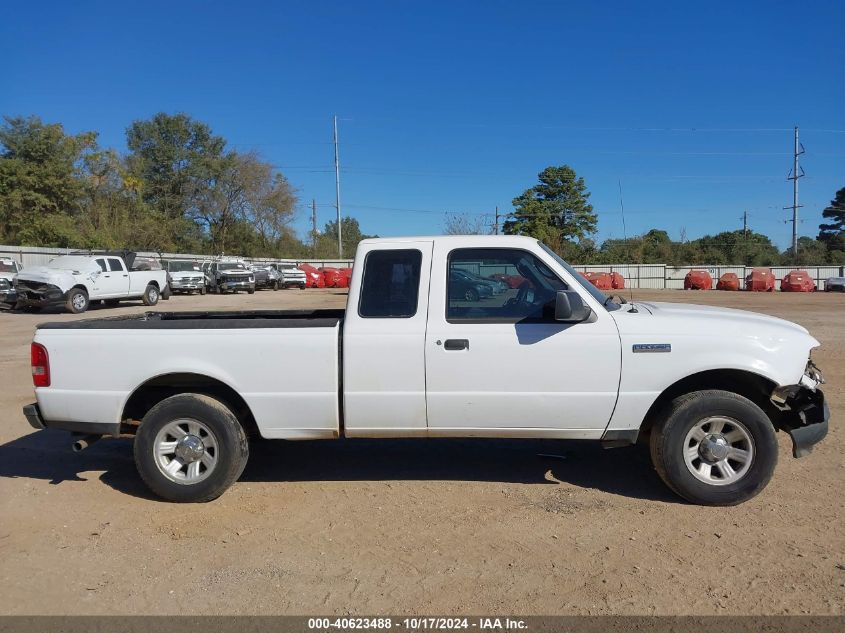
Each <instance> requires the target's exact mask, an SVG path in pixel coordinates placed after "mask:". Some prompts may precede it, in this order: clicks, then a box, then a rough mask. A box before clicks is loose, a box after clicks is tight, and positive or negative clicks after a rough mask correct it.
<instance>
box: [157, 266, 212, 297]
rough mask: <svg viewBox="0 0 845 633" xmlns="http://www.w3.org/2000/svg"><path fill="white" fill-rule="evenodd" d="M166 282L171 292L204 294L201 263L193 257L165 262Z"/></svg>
mask: <svg viewBox="0 0 845 633" xmlns="http://www.w3.org/2000/svg"><path fill="white" fill-rule="evenodd" d="M165 269H166V270H167V283H168V285H169V286H170V289H171V290H172V291H173V292H184V293H186V294H191V295H192V294H194V293H195V292H198V293H200V294H201V295H204V294H205V275H204V274H203V272H202V265H201V264H200V263H199V262H198V261H196V260H194V259H170V260H168V261H167V262H166V264H165Z"/></svg>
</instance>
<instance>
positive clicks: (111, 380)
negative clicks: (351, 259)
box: [24, 236, 830, 505]
mask: <svg viewBox="0 0 845 633" xmlns="http://www.w3.org/2000/svg"><path fill="white" fill-rule="evenodd" d="M482 250H483V251H484V254H485V256H487V257H491V251H495V257H496V259H498V260H499V261H502V262H503V264H504V265H512V266H514V267H515V268H517V270H518V271H519V274H520V275H522V276H524V277H525V278H526V279H527V280H529V281H530V282H531V284H532V288H528V287H527V286H526V285H525V284H523V286H522V287H521V288H520V292H519V294H518V296H517V297H516V298H515V299H514V301H510V300H508V301H502V302H499V301H490V302H484V303H475V304H473V305H471V306H467V305H466V302H465V299H466V298H467V297H466V296H465V294H464V292H462V291H463V290H465V289H467V288H474V289H475V290H477V291H478V292H479V294H480V293H481V292H482V291H481V288H488V286H485V285H483V284H477V285H475V286H472V285H469V283H470V282H467V281H466V280H465V277H463V276H461V275H454V274H452V271H453V270H454V269H455V268H454V267H455V266H456V265H459V263H460V262H461V261H465V262H470V261H473V260H475V259H476V258H477V257H478V256H479V253H480V251H482ZM355 267H356V269H357V270H360V274H359V275H355V277H354V280H355V283H354V284H353V286H352V288H350V291H349V298H348V301H347V303H348V309H347V310H346V311H344V310H314V311H311V312H307V311H302V310H296V311H288V312H284V311H278V312H268V311H261V312H228V313H227V312H214V313H207V314H203V313H196V312H193V313H192V312H185V313H179V312H148V313H147V314H141V315H132V316H130V317H128V318H124V319H119V320H115V319H92V320H84V321H68V320H65V321H61V322H55V323H42V324H41V325H39V326H38V328H37V329H36V332H35V338H34V340H33V343H32V346H31V365H32V378H33V383H34V385H35V396H36V400H37V402H36V403H35V404H31V405H28V406H26V407H24V415H25V416H26V418H27V420H28V421H29V423H30V424H31V425H32V426H33V427H35V428H38V429H40V428H45V427H46V428H54V429H65V430H68V431H71V432H75V433H81V434H84V435H83V436H81V437H80V436H77V437H75V438H74V441H75V447H76V448H77V449H83V448H85V447H86V446H87V445H90V443H91V442H93V441H95V440H97V439H99V438H100V437H102V436H103V435H112V436H117V435H134V436H135V437H134V454H135V464H136V466H137V468H138V471H139V473H140V476H141V478H142V479H143V481H144V482H145V483H146V484H147V486H149V488H150V489H151V490H152V491H153V492H154V493H156V494H157V495H159V496H161V497H164V498H166V499H169V500H171V501H182V502H189V501H209V500H211V499H214V498H215V497H217V496H219V495H220V494H222V493H223V492H224V491H225V490H226V489H227V488H228V487H229V486H230V485H231V484H232V483H233V482H234V481H235V480H237V479H238V477H240V475H241V473H242V472H243V470H244V467H245V466H246V462H247V458H248V456H249V441H248V439H247V434H248V433H250V434H255V435H258V436H261V437H264V438H268V439H271V438H272V439H289V440H306V439H334V438H339V437H342V436H346V437H353V438H354V437H404V438H414V437H501V438H514V437H523V438H559V439H579V440H586V439H590V440H599V441H602V442H604V443H605V445H606V446H607V447H614V446H622V445H630V444H633V443H635V442H636V441H637V439H638V437H639V436H640V434H641V433H647V434H648V437H649V442H650V446H651V459H652V462H653V464H654V466H655V468H656V470H657V472H658V474H659V475H660V476H661V477H662V478H663V480H664V481H665V482H666V484H667V485H668V486H669V487H670V488H671V489H672V490H673V491H674V492H676V493H677V494H679V495H680V496H682V497H684V498H686V499H687V500H689V501H692V502H694V503H699V504H707V505H732V504H737V503H740V502H742V501H745V500H747V499H750V498H752V497H754V496H755V495H756V494H758V493H759V492H760V491H761V490H763V489H764V488H765V487H766V485H767V484H768V482H769V481H770V479H771V477H772V474H773V472H774V469H775V465H776V463H777V459H778V442H777V438H776V436H775V433H776V431H783V432H785V433H787V434H789V436H790V438H791V440H792V446H793V455H794V456H795V457H803V456H804V455H806V454H808V453H809V452H810V451H811V449H812V448H813V446H814V445H815V444H817V443H818V442H820V441H821V440H822V439H823V438H824V437H825V435H826V433H827V430H828V421H829V417H830V413H829V409H828V406H827V404H826V403H825V398H824V394H823V393H822V391H821V389H820V386H821V384H822V383H823V382H824V379H823V377H822V375H821V372H820V371H819V370H818V368H817V367H816V366H815V364H814V363H813V361H812V360H811V358H810V353H811V351H812V350H813V348H816V347H818V345H819V342H818V341H817V340H816V339H815V338H813V337H812V336H811V335H810V334H809V333H808V332H807V330H806V329H805V328H803V327H801V326H800V325H796V324H794V323H790V322H788V321H784V320H782V319H777V318H774V317H770V316H765V315H762V314H755V313H753V312H744V311H741V310H727V309H720V308H716V307H714V306H706V307H704V306H702V307H699V306H694V305H678V304H674V303H652V302H642V303H641V302H636V303H634V302H631V303H627V304H624V305H623V304H620V303H616V302H614V301H612V300H611V298H610V297H607V296H605V295H604V294H603V293H602V292H601V291H599V290H598V289H597V288H595V287H594V286H592V285H591V284H590V283H589V282H587V281H586V280H584V279H582V278H581V277H580V276H579V275H578V274H577V273H576V272H575V270H574V269H573V268H572V267H571V266H570V265H569V264H567V263H566V262H564V261H563V260H562V259H560V258H559V257H558V256H557V255H556V254H555V253H554V252H553V251H551V250H550V249H549V248H548V247H546V246H545V245H543V244H542V243H540V242H538V241H537V240H534V239H531V238H529V237H525V236H446V237H434V238H407V239H401V238H391V239H367V240H363V241H362V242H360V244H359V246H358V252H357V254H356V257H355ZM456 287H458V288H460V290H457V291H456V290H455V288H456ZM175 332H178V336H174V335H173V334H174V333H175ZM91 367H96V371H90V368H91ZM291 450H296V448H295V447H292V448H291ZM60 459H65V458H60ZM638 476H642V477H645V473H642V474H638V473H635V472H630V471H625V472H620V473H619V474H618V477H625V478H629V479H630V478H636V477H638ZM796 501H797V499H796Z"/></svg>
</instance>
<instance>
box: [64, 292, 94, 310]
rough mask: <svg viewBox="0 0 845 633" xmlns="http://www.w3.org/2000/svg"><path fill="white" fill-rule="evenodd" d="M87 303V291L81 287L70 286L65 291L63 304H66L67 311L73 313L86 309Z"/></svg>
mask: <svg viewBox="0 0 845 633" xmlns="http://www.w3.org/2000/svg"><path fill="white" fill-rule="evenodd" d="M88 303H89V302H88V293H87V292H85V291H84V290H83V289H82V288H72V289H71V291H70V292H68V293H67V301H66V302H65V305H66V306H67V309H68V312H72V313H73V314H80V313H82V312H85V311H86V310H87V309H88Z"/></svg>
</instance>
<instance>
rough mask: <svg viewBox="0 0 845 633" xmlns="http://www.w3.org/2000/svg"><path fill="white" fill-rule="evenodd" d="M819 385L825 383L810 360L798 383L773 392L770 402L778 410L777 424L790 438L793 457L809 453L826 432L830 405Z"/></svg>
mask: <svg viewBox="0 0 845 633" xmlns="http://www.w3.org/2000/svg"><path fill="white" fill-rule="evenodd" d="M821 384H824V378H823V377H822V374H821V372H820V371H819V369H818V368H817V367H816V366H815V364H813V362H812V361H809V362H808V363H807V369H806V371H805V372H804V376H803V377H802V378H801V382H800V383H799V384H797V385H788V386H786V387H778V388H777V389H775V390H774V391H773V392H772V395H771V401H772V404H774V406H775V407H776V408H777V410H778V411H779V414H778V416H777V418H778V419H777V426H778V428H780V429H782V430H784V431H786V432H787V433H788V434H789V437H791V438H792V456H793V457H804V456H805V455H809V454H810V453H811V452H812V450H813V447H814V446H815V445H816V444H818V443H819V442H821V441H822V440H823V439H824V438H825V436H826V435H827V430H828V423H829V421H830V407H828V405H827V402H825V399H824V393H822V390H821V389H819V388H818V387H819V385H821Z"/></svg>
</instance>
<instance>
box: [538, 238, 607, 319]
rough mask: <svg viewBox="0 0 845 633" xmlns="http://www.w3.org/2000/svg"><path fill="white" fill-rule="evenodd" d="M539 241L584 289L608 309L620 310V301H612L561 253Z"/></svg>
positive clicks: (541, 246)
mask: <svg viewBox="0 0 845 633" xmlns="http://www.w3.org/2000/svg"><path fill="white" fill-rule="evenodd" d="M537 243H538V244H539V245H540V248H542V249H543V250H544V251H546V252H547V253H548V254H549V255H551V256H552V257H553V258H554V260H555V261H556V262H557V263H558V264H560V265H561V266H563V267H564V268H565V269H566V271H567V272H568V273H569V274H570V275H572V277H573V279H575V281H577V282H578V283H579V284H581V286H582V287H583V288H584V290H586V291H587V292H589V293H590V294H591V295H592V297H593V299H595V300H596V301H598V302H599V303H600V304H602V305H603V306H604V307H605V308H607V309H608V310H618V309H619V308H620V307H621V306H620V305H619V304H618V303H614V302H612V301H610V300H609V297H608V296H607V295H606V294H604V293H603V292H602V291H601V290H599V289H598V288H596V287H595V286H594V285H593V284H591V283H590V282H589V281H587V280H586V279H584V277H582V276H581V274H580V273H579V272H578V271H577V270H575V269H574V268H573V267H572V266H570V265H569V264H567V263H566V262H565V261H563V260H562V259H561V257H560V255H558V254H557V253H555V252H554V251H553V250H552V249H550V248H549V247H548V246H546V245H545V244H543V243H542V242H541V241H539V240H537Z"/></svg>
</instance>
